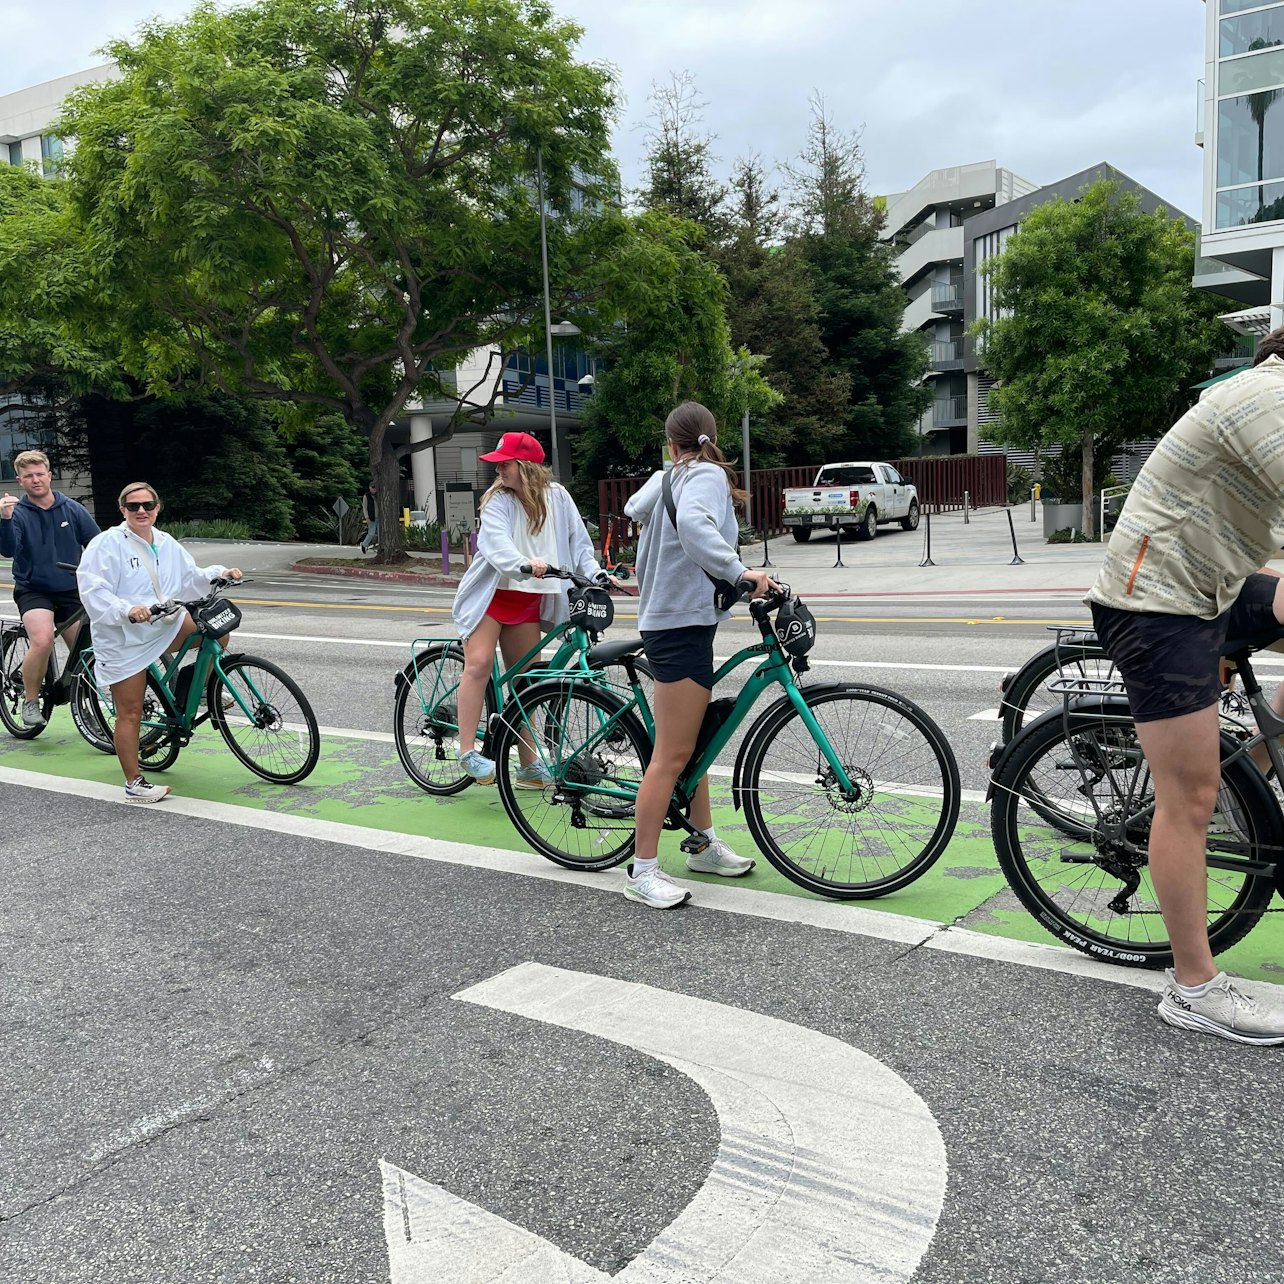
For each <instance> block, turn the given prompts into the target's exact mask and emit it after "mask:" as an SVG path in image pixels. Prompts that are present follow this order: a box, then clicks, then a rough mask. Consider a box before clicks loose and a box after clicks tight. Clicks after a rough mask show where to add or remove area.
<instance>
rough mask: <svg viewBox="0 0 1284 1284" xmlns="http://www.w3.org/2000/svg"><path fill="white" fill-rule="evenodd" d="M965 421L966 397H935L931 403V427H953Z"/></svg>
mask: <svg viewBox="0 0 1284 1284" xmlns="http://www.w3.org/2000/svg"><path fill="white" fill-rule="evenodd" d="M965 423H967V397H966V396H962V397H937V399H936V400H935V401H934V402H933V403H932V427H933V428H955V427H957V426H958V425H960V424H965Z"/></svg>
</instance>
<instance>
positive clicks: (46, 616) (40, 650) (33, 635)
mask: <svg viewBox="0 0 1284 1284" xmlns="http://www.w3.org/2000/svg"><path fill="white" fill-rule="evenodd" d="M22 622H23V624H24V625H25V626H26V629H27V654H26V655H25V656H23V657H22V695H23V698H24V699H26V700H39V699H40V684H41V683H42V682H44V680H45V670H46V669H48V667H49V653H50V652H51V651H52V650H53V644H54V614H53V612H52V611H46V610H45V609H44V608H43V607H38V606H37V607H32V609H31V610H30V611H24V612H23V613H22Z"/></svg>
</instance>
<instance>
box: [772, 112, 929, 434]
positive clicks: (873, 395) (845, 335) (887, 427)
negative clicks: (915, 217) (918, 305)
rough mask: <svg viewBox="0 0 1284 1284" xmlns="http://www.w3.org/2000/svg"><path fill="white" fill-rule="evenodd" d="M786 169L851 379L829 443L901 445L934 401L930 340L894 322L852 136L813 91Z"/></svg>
mask: <svg viewBox="0 0 1284 1284" xmlns="http://www.w3.org/2000/svg"><path fill="white" fill-rule="evenodd" d="M787 173H788V174H789V176H790V178H791V179H792V180H793V182H794V188H795V191H794V205H793V222H794V236H793V238H792V244H793V247H794V248H795V250H796V252H797V253H798V255H799V256H800V258H801V260H802V261H803V262H804V263H805V264H806V265H807V266H808V268H809V269H810V271H811V273H812V278H813V280H814V283H815V291H816V300H817V303H818V305H819V309H820V337H821V340H822V342H823V343H824V346H825V349H826V351H827V352H828V354H829V361H830V363H831V364H832V366H833V368H834V369H835V370H837V371H838V372H840V373H841V374H843V375H845V376H846V377H847V379H848V381H849V391H848V401H847V406H846V409H845V413H844V415H843V422H842V432H841V435H836V438H835V444H834V446H832V447H831V449H832V451H833V453H837V454H842V455H854V456H873V457H874V458H889V457H895V456H898V455H902V454H907V453H908V452H909V451H910V450H911V449H912V448H913V447H914V445H915V434H914V425H915V423H916V421H917V420H918V418H919V416H920V415H921V414H922V413H923V412H924V411H925V410H926V409H927V407H928V405H929V404H930V403H931V396H932V394H931V390H930V389H929V388H928V387H927V386H926V385H925V384H924V383H923V376H924V375H925V374H926V372H927V368H928V352H927V345H926V343H925V341H924V340H923V338H922V336H921V335H916V334H906V333H904V332H902V330H901V318H902V316H903V314H904V311H905V295H904V292H903V290H902V289H901V284H900V276H899V273H898V272H897V268H896V259H895V252H894V250H893V248H892V247H891V246H889V245H885V244H883V243H882V242H881V241H880V240H879V239H878V234H879V232H880V231H881V230H882V227H883V221H884V215H883V212H882V211H881V210H880V209H878V208H877V207H876V206H875V204H874V202H873V200H872V199H871V198H870V196H869V193H868V192H867V191H866V190H865V167H864V161H863V159H862V157H861V150H860V141H859V138H858V137H857V136H856V135H854V134H851V133H848V132H846V131H843V130H840V129H838V128H837V127H836V126H835V125H834V123H833V121H832V119H831V118H830V116H829V114H828V112H827V111H826V109H825V104H824V100H823V99H822V98H820V97H819V96H817V97H816V98H813V100H812V119H811V127H810V129H809V131H808V139H807V145H806V147H805V148H804V150H803V152H802V155H801V157H800V158H799V163H798V164H796V165H794V166H791V167H789V168H788V169H787Z"/></svg>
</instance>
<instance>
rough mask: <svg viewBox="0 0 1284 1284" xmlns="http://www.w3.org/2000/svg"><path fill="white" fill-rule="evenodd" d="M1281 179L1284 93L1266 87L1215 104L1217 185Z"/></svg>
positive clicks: (1283, 150)
mask: <svg viewBox="0 0 1284 1284" xmlns="http://www.w3.org/2000/svg"><path fill="white" fill-rule="evenodd" d="M1264 178H1284V94H1281V93H1280V91H1279V90H1275V89H1273V90H1266V91H1264V92H1263V93H1260V94H1244V95H1243V96H1242V97H1239V98H1223V99H1222V101H1221V102H1219V103H1218V104H1217V186H1218V187H1234V186H1236V185H1238V184H1240V183H1254V182H1258V181H1260V180H1261V179H1264Z"/></svg>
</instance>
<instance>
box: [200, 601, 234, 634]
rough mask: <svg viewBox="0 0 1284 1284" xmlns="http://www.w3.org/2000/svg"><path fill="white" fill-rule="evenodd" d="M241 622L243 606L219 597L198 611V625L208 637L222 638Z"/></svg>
mask: <svg viewBox="0 0 1284 1284" xmlns="http://www.w3.org/2000/svg"><path fill="white" fill-rule="evenodd" d="M240 622H241V608H240V607H239V606H237V605H236V603H235V602H229V601H228V600H227V599H226V598H219V599H218V600H217V601H214V602H210V603H209V604H208V605H206V606H202V607H201V608H200V609H199V610H198V611H197V612H196V627H197V629H199V630H200V632H201V634H202V635H203V636H204V637H207V638H221V637H222V636H223V634H225V633H231V631H232V630H233V629H234V628H236V626H237V625H238V624H240Z"/></svg>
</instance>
